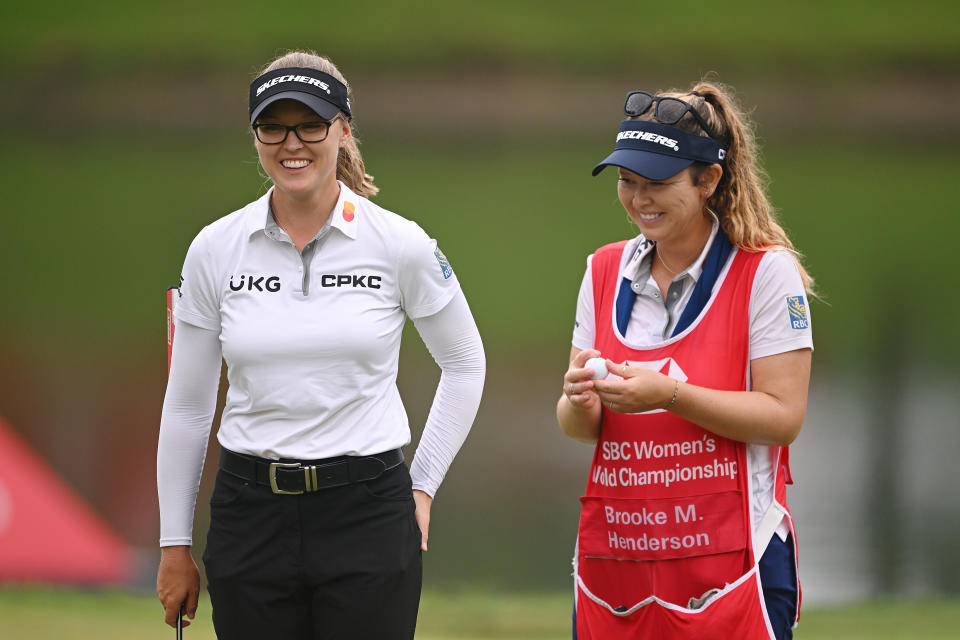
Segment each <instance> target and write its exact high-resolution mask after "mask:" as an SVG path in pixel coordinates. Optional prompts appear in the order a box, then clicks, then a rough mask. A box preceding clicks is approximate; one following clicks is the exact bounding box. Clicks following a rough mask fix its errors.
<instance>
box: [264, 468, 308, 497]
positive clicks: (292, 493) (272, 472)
mask: <svg viewBox="0 0 960 640" xmlns="http://www.w3.org/2000/svg"><path fill="white" fill-rule="evenodd" d="M299 468H300V463H299V462H271V463H270V489H271V490H272V491H273V492H274V493H279V494H284V495H290V496H295V495H298V494H301V493H303V491H284V490H283V489H279V488H277V469H299ZM304 471H305V472H309V468H306V469H304ZM309 477H310V476H309V475H308V476H307V478H308V482H307V483H306V486H307V487H309V486H310V483H309Z"/></svg>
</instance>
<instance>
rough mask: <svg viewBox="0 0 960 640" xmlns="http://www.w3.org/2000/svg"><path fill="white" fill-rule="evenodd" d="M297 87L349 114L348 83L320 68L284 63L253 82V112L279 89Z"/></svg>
mask: <svg viewBox="0 0 960 640" xmlns="http://www.w3.org/2000/svg"><path fill="white" fill-rule="evenodd" d="M290 91H295V92H298V93H306V94H310V95H312V96H316V97H318V98H320V99H321V100H324V101H326V102H329V103H330V104H332V105H334V106H336V107H339V108H340V110H341V111H343V112H344V113H346V114H347V115H348V116H349V115H350V98H349V97H347V87H346V85H345V84H343V83H342V82H340V81H339V80H337V79H336V78H334V77H333V76H331V75H330V74H329V73H324V72H323V71H320V70H319V69H307V68H303V67H285V68H283V69H274V70H273V71H268V72H266V73H264V74H263V75H261V76H260V77H259V78H257V79H256V80H254V81H253V82H252V83H251V84H250V113H251V114H252V113H253V112H254V110H255V109H256V107H257V106H258V105H260V104H263V103H264V102H265V101H266V100H269V99H270V97H271V96H275V95H277V94H278V93H286V92H290Z"/></svg>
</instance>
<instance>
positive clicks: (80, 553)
mask: <svg viewBox="0 0 960 640" xmlns="http://www.w3.org/2000/svg"><path fill="white" fill-rule="evenodd" d="M131 560H132V558H131V555H130V550H129V548H128V546H127V545H126V543H124V541H123V540H121V539H120V537H119V536H117V534H116V533H114V532H113V531H112V530H111V529H110V528H109V527H108V526H107V525H106V524H105V523H104V522H103V521H102V520H101V519H100V518H99V516H97V515H96V514H95V513H94V512H93V510H92V509H91V508H90V507H89V506H88V505H87V504H85V503H84V502H83V500H82V499H81V498H80V497H79V496H78V495H77V494H76V493H74V492H73V491H72V490H71V489H69V488H68V487H67V485H66V484H64V482H63V481H62V480H61V479H60V478H59V477H57V475H56V474H55V473H54V472H53V471H52V470H51V469H50V467H49V466H48V465H47V464H46V463H45V462H44V461H43V460H42V459H41V458H40V457H39V456H38V455H37V454H36V453H35V452H34V451H32V450H31V449H30V447H29V446H28V445H27V443H26V442H24V441H23V440H21V439H20V438H19V437H18V436H17V435H16V434H15V433H14V432H13V430H12V429H11V428H10V427H9V426H7V424H6V423H5V422H3V421H2V420H0V582H47V583H68V584H83V585H88V584H111V583H123V582H126V581H128V580H129V579H130V577H131V571H132V562H131Z"/></svg>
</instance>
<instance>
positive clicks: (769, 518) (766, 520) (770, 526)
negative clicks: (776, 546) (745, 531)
mask: <svg viewBox="0 0 960 640" xmlns="http://www.w3.org/2000/svg"><path fill="white" fill-rule="evenodd" d="M781 520H783V512H782V511H780V507H779V506H778V505H777V503H776V502H771V503H770V506H769V507H767V511H766V513H764V514H763V518H761V519H760V524H759V526H757V530H756V531H754V532H753V560H754V562H755V563H759V562H760V558H762V557H763V552H764V551H766V550H767V545H768V544H770V540H771V539H772V538H773V536H774V534H775V533H776V531H777V527H778V526H780V521H781Z"/></svg>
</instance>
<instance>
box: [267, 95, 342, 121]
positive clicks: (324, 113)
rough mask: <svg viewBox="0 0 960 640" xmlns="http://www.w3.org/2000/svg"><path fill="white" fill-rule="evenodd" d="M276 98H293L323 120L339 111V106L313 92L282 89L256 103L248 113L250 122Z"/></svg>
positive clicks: (332, 116)
mask: <svg viewBox="0 0 960 640" xmlns="http://www.w3.org/2000/svg"><path fill="white" fill-rule="evenodd" d="M278 100H295V101H297V102H299V103H300V104H302V105H304V106H305V107H307V108H308V109H310V110H311V111H313V112H314V113H315V114H317V115H318V116H320V117H321V118H323V119H324V120H333V119H334V118H336V117H337V114H338V113H340V107H338V106H337V105H335V104H333V103H332V102H327V101H326V100H324V99H323V98H318V97H317V96H315V95H313V94H310V93H304V92H302V91H283V92H281V93H277V94H274V95H272V96H270V97H269V98H267V99H266V100H264V101H263V102H261V103H260V104H258V105H257V106H256V107H255V108H254V110H253V113H251V114H250V124H253V123H254V122H256V120H257V118H258V117H260V114H261V113H263V110H264V109H266V108H267V107H269V106H270V105H272V104H273V103H274V102H277V101H278Z"/></svg>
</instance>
